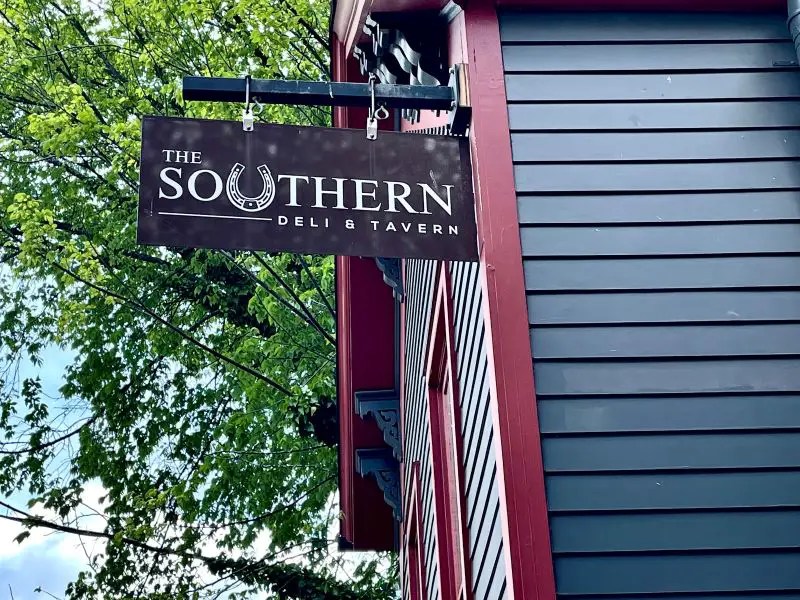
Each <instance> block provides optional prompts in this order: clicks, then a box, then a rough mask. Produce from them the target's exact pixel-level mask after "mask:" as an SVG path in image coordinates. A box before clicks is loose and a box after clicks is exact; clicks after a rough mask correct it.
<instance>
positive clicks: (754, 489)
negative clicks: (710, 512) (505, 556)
mask: <svg viewBox="0 0 800 600" xmlns="http://www.w3.org/2000/svg"><path fill="white" fill-rule="evenodd" d="M547 499H548V503H549V507H550V510H551V512H552V513H553V514H555V513H558V512H564V511H571V512H576V511H605V512H618V511H652V510H674V511H678V510H694V509H717V510H723V509H731V508H751V507H761V508H781V507H791V508H797V507H800V470H786V471H761V472H735V471H728V472H716V473H706V472H703V473H692V472H689V471H687V472H683V473H656V474H636V473H610V474H580V475H575V474H554V475H552V476H550V477H548V479H547Z"/></svg>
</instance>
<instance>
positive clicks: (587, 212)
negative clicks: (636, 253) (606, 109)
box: [517, 190, 800, 225]
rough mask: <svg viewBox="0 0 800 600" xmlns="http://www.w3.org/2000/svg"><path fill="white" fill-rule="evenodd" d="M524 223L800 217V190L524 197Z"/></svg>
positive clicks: (519, 203) (520, 204) (779, 219)
mask: <svg viewBox="0 0 800 600" xmlns="http://www.w3.org/2000/svg"><path fill="white" fill-rule="evenodd" d="M517 206H518V208H519V218H520V223H521V224H523V225H535V224H537V223H541V224H551V225H562V224H564V225H565V224H576V225H579V224H584V223H591V224H595V225H603V224H634V223H636V224H639V223H641V224H651V225H661V224H664V223H725V222H728V221H732V222H739V223H742V222H761V221H773V222H782V221H800V191H797V190H791V191H764V192H753V191H743V192H706V193H681V194H632V195H625V194H618V195H615V196H613V197H611V196H606V195H602V196H599V195H594V196H592V195H560V196H545V195H536V196H523V195H521V196H520V197H519V199H518V201H517Z"/></svg>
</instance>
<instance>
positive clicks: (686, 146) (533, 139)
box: [511, 129, 800, 163]
mask: <svg viewBox="0 0 800 600" xmlns="http://www.w3.org/2000/svg"><path fill="white" fill-rule="evenodd" d="M511 145H512V147H513V148H514V157H515V160H516V161H517V162H556V163H557V162H564V161H567V162H579V161H597V162H618V161H631V160H639V161H657V160H679V161H683V160H704V161H709V160H732V159H764V158H781V159H794V158H797V157H799V156H800V130H793V129H787V130H785V131H782V132H780V133H776V132H775V131H773V130H767V131H764V130H753V131H748V130H745V131H690V132H685V131H682V132H674V131H672V132H658V133H656V132H634V133H629V132H624V133H610V132H605V133H585V132H584V133H515V134H514V135H512V136H511Z"/></svg>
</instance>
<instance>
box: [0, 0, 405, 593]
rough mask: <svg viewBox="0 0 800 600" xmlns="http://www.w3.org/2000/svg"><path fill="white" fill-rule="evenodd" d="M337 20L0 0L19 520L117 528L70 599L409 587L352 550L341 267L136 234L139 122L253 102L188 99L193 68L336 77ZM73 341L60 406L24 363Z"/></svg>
mask: <svg viewBox="0 0 800 600" xmlns="http://www.w3.org/2000/svg"><path fill="white" fill-rule="evenodd" d="M327 11H328V2H327V1H325V0H244V1H242V0H194V1H186V0H135V1H134V0H99V1H98V2H97V3H93V2H91V1H86V0H83V1H81V0H6V1H5V2H4V3H3V4H2V6H0V65H2V70H0V260H2V263H3V265H5V266H4V267H2V270H0V280H2V281H1V283H0V351H2V352H3V355H2V361H3V363H2V365H3V366H2V370H0V497H2V496H5V498H6V500H3V501H1V502H0V507H1V508H2V510H0V518H3V519H10V520H16V521H18V522H20V523H24V524H25V525H26V526H28V527H31V528H33V527H43V528H48V529H52V530H58V531H61V532H65V533H68V534H73V535H76V536H80V537H81V539H87V538H92V537H94V538H99V539H101V540H102V541H103V542H104V545H103V546H102V550H101V551H99V552H98V553H96V554H95V555H94V556H92V557H91V568H90V569H87V571H86V572H85V573H82V574H81V575H80V577H79V578H78V580H77V581H75V582H73V583H72V584H71V585H70V586H69V588H68V590H67V595H68V596H69V597H71V598H101V597H102V598H132V597H136V598H170V599H173V598H200V597H211V596H213V597H216V596H220V595H223V596H226V597H235V596H237V595H238V596H240V597H245V596H247V597H250V596H252V594H253V593H254V592H257V591H262V592H264V591H266V592H269V593H271V594H273V595H274V596H275V597H278V598H362V597H364V598H388V597H391V596H392V594H393V591H392V590H393V587H394V582H393V578H392V577H388V576H386V565H387V562H386V560H387V559H386V558H385V557H377V558H374V559H372V560H365V561H364V562H362V563H360V564H359V565H358V567H357V568H355V570H353V569H346V568H344V567H343V565H342V560H341V557H340V556H339V555H338V554H336V553H332V552H330V549H331V541H332V540H330V539H329V538H330V532H331V531H333V530H335V529H336V527H335V522H336V519H337V513H336V508H335V503H334V502H333V497H334V496H333V494H334V491H335V487H336V452H335V447H334V446H335V435H332V434H335V431H336V428H335V426H332V419H333V418H335V403H334V400H333V399H334V398H335V385H334V367H335V354H334V352H335V344H334V333H333V332H334V323H335V314H334V307H333V302H332V290H333V265H332V261H331V259H330V258H325V257H313V256H290V255H286V254H264V253H255V252H242V253H229V252H224V251H206V250H192V249H184V248H168V249H163V248H161V249H156V248H144V247H140V246H137V245H136V243H135V218H136V217H135V215H136V203H137V200H136V197H137V179H138V176H137V168H138V152H139V144H140V139H139V136H140V133H139V128H140V117H141V116H142V115H145V114H163V115H173V116H175V115H184V116H193V117H202V118H237V117H238V115H239V114H240V111H241V107H236V106H225V105H211V104H205V103H194V104H186V103H184V102H183V101H182V99H181V97H180V78H181V77H182V76H183V75H188V74H200V75H212V76H241V75H242V74H245V73H251V74H252V75H253V76H254V77H274V78H303V79H320V78H326V77H327V76H328V73H327V69H328V64H327V61H328V48H327V33H326V24H327V20H328V14H327ZM261 116H262V118H265V119H267V120H270V121H273V122H294V123H306V124H325V123H327V122H328V114H327V113H326V112H325V111H323V110H321V109H309V108H302V107H301V108H287V107H277V106H267V107H265V109H264V113H263V114H262V115H261ZM54 344H55V345H58V346H60V347H62V348H65V349H68V350H69V351H70V352H72V353H73V355H74V357H75V359H74V361H73V363H72V364H71V366H70V367H69V368H68V371H67V373H66V380H65V384H64V386H63V387H62V388H61V390H60V393H61V396H60V397H59V398H48V397H46V396H45V395H44V393H43V390H42V387H41V384H40V382H39V381H38V380H37V379H35V378H34V379H26V380H23V381H19V377H17V376H16V372H17V368H18V366H19V363H20V361H21V360H23V359H26V360H32V361H34V362H41V353H42V350H43V349H44V348H46V347H48V346H51V345H54ZM45 367H46V365H45ZM98 481H99V482H100V483H101V484H102V486H103V488H104V489H105V490H106V492H105V494H106V496H105V498H104V504H103V511H102V518H103V519H104V523H105V524H104V526H103V527H100V528H89V527H86V526H84V525H83V523H85V522H86V521H85V520H84V517H85V515H86V508H85V504H84V498H83V497H82V495H83V493H84V490H85V488H86V486H87V485H88V484H89V483H91V482H98ZM15 493H16V494H19V493H25V494H28V495H29V496H30V497H31V501H30V502H29V506H28V507H24V506H18V505H16V504H14V503H13V502H11V501H8V498H10V497H11V496H12V495H13V494H15ZM21 537H22V536H21ZM264 540H267V541H266V542H264ZM257 541H258V542H259V543H260V544H261V545H262V546H263V545H266V550H265V551H264V552H263V553H261V554H260V555H256V554H255V551H254V550H253V546H254V544H255V543H256V542H257ZM3 543H5V541H3Z"/></svg>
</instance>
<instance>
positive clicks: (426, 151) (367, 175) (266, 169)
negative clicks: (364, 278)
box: [138, 117, 477, 260]
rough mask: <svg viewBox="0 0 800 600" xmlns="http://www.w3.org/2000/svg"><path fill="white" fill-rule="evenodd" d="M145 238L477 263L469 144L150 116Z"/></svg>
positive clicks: (143, 184) (143, 189) (146, 124)
mask: <svg viewBox="0 0 800 600" xmlns="http://www.w3.org/2000/svg"><path fill="white" fill-rule="evenodd" d="M138 241H139V243H141V244H149V245H161V246H182V247H197V248H220V249H228V250H268V251H287V252H300V253H309V254H341V255H349V256H385V257H397V258H431V259H452V260H474V259H476V258H477V234H476V228H475V207H474V200H473V195H472V181H471V175H470V166H469V147H468V144H467V140H465V139H463V138H455V137H445V136H433V135H422V134H407V133H391V132H381V133H380V134H379V135H378V137H377V139H375V140H368V139H367V138H366V135H365V133H364V130H355V129H333V128H325V127H297V126H289V125H261V124H257V125H255V127H254V129H253V130H252V131H243V130H242V124H241V122H235V121H208V120H196V119H176V118H162V117H145V119H144V120H143V123H142V160H141V179H140V185H139V223H138Z"/></svg>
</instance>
